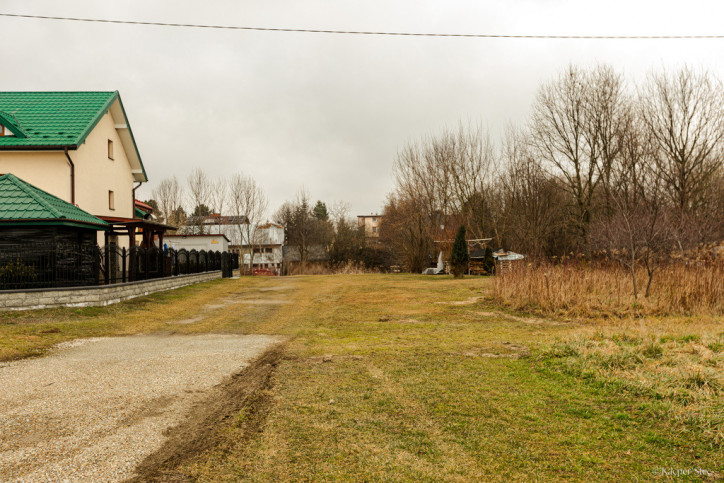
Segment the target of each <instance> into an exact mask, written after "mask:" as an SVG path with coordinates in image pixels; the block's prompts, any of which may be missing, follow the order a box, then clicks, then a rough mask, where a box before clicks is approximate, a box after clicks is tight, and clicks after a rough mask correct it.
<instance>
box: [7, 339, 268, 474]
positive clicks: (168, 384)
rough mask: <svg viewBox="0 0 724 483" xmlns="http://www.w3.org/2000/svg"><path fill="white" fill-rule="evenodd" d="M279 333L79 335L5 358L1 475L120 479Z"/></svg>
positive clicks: (263, 349)
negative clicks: (36, 354) (38, 353)
mask: <svg viewBox="0 0 724 483" xmlns="http://www.w3.org/2000/svg"><path fill="white" fill-rule="evenodd" d="M281 340H282V339H281V338H279V337H275V336H265V335H190V336H180V335H172V336H146V335H142V336H130V337H108V338H95V339H80V340H76V341H72V342H67V343H64V344H60V345H59V346H58V347H57V348H56V349H54V350H53V352H52V353H51V354H49V355H48V356H46V357H42V358H37V359H27V360H22V361H17V362H10V363H0V388H2V389H0V481H49V480H51V481H119V480H123V479H126V478H129V477H131V476H133V474H134V469H135V468H136V466H137V465H138V463H140V462H141V460H143V458H144V457H145V456H147V455H149V454H151V453H152V452H154V451H155V450H157V449H158V448H159V447H160V446H161V445H162V444H163V442H164V435H163V433H164V430H166V429H167V428H169V427H171V426H174V425H176V424H177V423H179V422H180V421H181V419H182V418H183V416H184V415H185V414H186V413H187V411H188V410H189V409H190V408H191V407H192V406H193V404H194V403H196V402H198V401H200V400H202V399H203V398H204V395H205V393H206V392H207V391H208V390H209V389H210V388H212V387H213V386H215V385H217V384H219V383H221V382H222V381H223V380H224V379H225V378H226V377H227V376H230V375H231V374H234V373H237V372H239V371H240V370H241V369H242V368H244V367H245V366H246V365H247V363H248V362H249V361H251V360H253V359H254V358H256V357H258V356H259V355H260V354H262V353H263V352H264V351H265V350H266V349H268V348H269V347H271V346H272V345H274V344H276V343H278V342H281Z"/></svg>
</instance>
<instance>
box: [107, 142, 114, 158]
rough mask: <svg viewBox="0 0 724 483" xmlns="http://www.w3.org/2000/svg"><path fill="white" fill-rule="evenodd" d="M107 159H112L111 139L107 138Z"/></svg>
mask: <svg viewBox="0 0 724 483" xmlns="http://www.w3.org/2000/svg"><path fill="white" fill-rule="evenodd" d="M108 159H113V141H111V140H110V139H109V140H108Z"/></svg>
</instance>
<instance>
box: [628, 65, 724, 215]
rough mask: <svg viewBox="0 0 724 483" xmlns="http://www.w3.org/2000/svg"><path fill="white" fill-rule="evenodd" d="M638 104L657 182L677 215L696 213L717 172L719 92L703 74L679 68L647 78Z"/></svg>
mask: <svg viewBox="0 0 724 483" xmlns="http://www.w3.org/2000/svg"><path fill="white" fill-rule="evenodd" d="M639 98H640V106H641V111H640V112H641V118H642V120H643V123H644V125H645V126H646V128H647V129H648V131H649V133H650V135H651V137H652V138H653V140H654V143H655V147H656V158H655V160H656V168H657V173H658V176H659V177H660V178H661V179H662V181H663V182H664V185H665V188H666V190H667V192H668V195H669V197H670V199H671V201H672V202H674V203H675V205H676V207H677V208H678V210H679V211H680V212H681V213H682V214H689V213H695V212H696V211H697V210H698V209H699V208H700V207H702V206H703V205H704V204H705V203H706V200H707V197H708V196H709V194H710V190H709V188H710V187H711V186H712V180H713V179H714V178H715V174H716V173H717V172H718V171H721V170H722V156H723V155H724V86H722V83H721V81H719V80H718V79H714V78H712V77H711V75H710V74H709V73H707V72H695V71H694V70H692V69H691V68H689V67H684V68H682V69H681V70H679V71H678V72H675V73H669V72H662V73H651V74H649V76H648V79H647V82H646V84H644V86H643V87H642V88H641V89H640V92H639Z"/></svg>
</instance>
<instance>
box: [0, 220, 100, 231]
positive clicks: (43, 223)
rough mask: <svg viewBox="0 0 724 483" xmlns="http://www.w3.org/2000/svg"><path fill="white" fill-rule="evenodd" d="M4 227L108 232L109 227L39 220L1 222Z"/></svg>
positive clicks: (0, 226) (65, 221) (71, 221)
mask: <svg viewBox="0 0 724 483" xmlns="http://www.w3.org/2000/svg"><path fill="white" fill-rule="evenodd" d="M4 226H69V227H73V228H87V229H89V230H95V231H106V230H108V228H109V227H108V225H107V224H104V225H99V224H94V223H85V222H82V221H75V220H67V219H38V220H32V219H30V220H0V228H2V227H4Z"/></svg>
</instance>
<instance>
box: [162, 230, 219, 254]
mask: <svg viewBox="0 0 724 483" xmlns="http://www.w3.org/2000/svg"><path fill="white" fill-rule="evenodd" d="M163 241H164V244H165V245H166V246H167V247H168V248H173V249H174V250H180V249H182V248H185V249H186V250H197V251H201V250H206V251H207V252H208V251H212V252H217V251H218V252H226V251H229V239H228V238H227V237H226V235H223V234H221V235H218V234H216V235H166V236H165V237H164V239H163Z"/></svg>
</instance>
